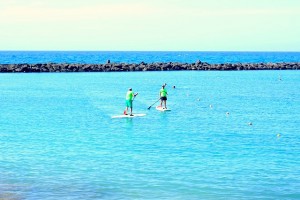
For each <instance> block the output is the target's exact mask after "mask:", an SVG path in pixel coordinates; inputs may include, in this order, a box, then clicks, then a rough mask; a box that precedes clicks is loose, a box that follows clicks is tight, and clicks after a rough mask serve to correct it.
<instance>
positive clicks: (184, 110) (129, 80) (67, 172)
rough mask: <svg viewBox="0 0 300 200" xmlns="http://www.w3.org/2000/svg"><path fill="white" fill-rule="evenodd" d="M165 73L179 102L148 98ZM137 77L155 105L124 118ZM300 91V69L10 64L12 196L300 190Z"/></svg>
mask: <svg viewBox="0 0 300 200" xmlns="http://www.w3.org/2000/svg"><path fill="white" fill-rule="evenodd" d="M163 83H167V87H166V89H167V90H168V94H169V95H168V101H167V103H168V108H170V109H171V111H170V112H160V111H157V110H156V109H155V106H157V105H159V103H157V104H155V105H154V106H152V107H151V108H150V109H147V108H148V107H149V106H150V105H151V104H153V103H154V102H155V101H157V99H158V92H159V89H160V87H161V85H162V84H163ZM173 85H175V86H176V88H175V89H173V88H172V86H173ZM129 87H132V88H133V91H134V92H138V93H139V95H138V96H137V97H136V98H135V100H134V102H133V104H134V111H133V112H134V113H144V114H146V116H144V117H137V118H130V119H112V118H111V117H112V116H114V115H121V114H122V113H123V110H124V108H125V94H126V91H127V89H128V88H129ZM299 91H300V73H299V71H297V70H295V71H234V72H216V71H215V72H209V71H207V72H200V71H199V72H196V71H180V72H176V71H174V72H125V73H124V72H123V73H122V72H120V73H119V72H114V73H41V74H34V73H33V74H0V98H1V105H0V113H1V115H0V199H1V198H2V199H5V198H7V199H26V200H27V199H28V200H37V199H45V200H52V199H299V198H300V192H299V188H300V178H299V177H300V170H299V166H300V156H299V155H300V139H299V132H300V127H299V124H300V120H299V119H300V114H299V111H300V94H299ZM1 195H2V196H1Z"/></svg>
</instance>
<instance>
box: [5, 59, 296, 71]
mask: <svg viewBox="0 0 300 200" xmlns="http://www.w3.org/2000/svg"><path fill="white" fill-rule="evenodd" d="M298 69H300V62H282V63H224V64H210V63H207V62H201V61H197V62H195V63H179V62H167V63H163V62H157V63H145V62H141V63H110V62H109V61H108V62H107V63H105V64H72V63H43V64H41V63H37V64H28V63H24V64H0V73H39V72H130V71H180V70H199V71H238V70H298Z"/></svg>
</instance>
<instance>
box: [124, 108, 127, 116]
mask: <svg viewBox="0 0 300 200" xmlns="http://www.w3.org/2000/svg"><path fill="white" fill-rule="evenodd" d="M127 113H128V107H126V108H125V110H124V115H127Z"/></svg>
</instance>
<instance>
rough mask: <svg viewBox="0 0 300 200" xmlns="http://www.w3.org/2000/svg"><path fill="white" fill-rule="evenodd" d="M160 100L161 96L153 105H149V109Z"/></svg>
mask: <svg viewBox="0 0 300 200" xmlns="http://www.w3.org/2000/svg"><path fill="white" fill-rule="evenodd" d="M159 100H160V98H159V99H158V100H157V101H155V102H154V103H153V104H152V105H151V106H149V108H148V110H150V108H151V107H152V106H153V105H154V104H156V103H157V102H158V101H159Z"/></svg>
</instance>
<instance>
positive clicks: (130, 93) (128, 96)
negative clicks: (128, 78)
mask: <svg viewBox="0 0 300 200" xmlns="http://www.w3.org/2000/svg"><path fill="white" fill-rule="evenodd" d="M136 95H138V93H136V94H134V93H133V91H132V88H129V89H128V92H127V93H126V108H125V110H124V115H128V108H130V116H133V114H132V102H133V99H134V97H135V96H136Z"/></svg>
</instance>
